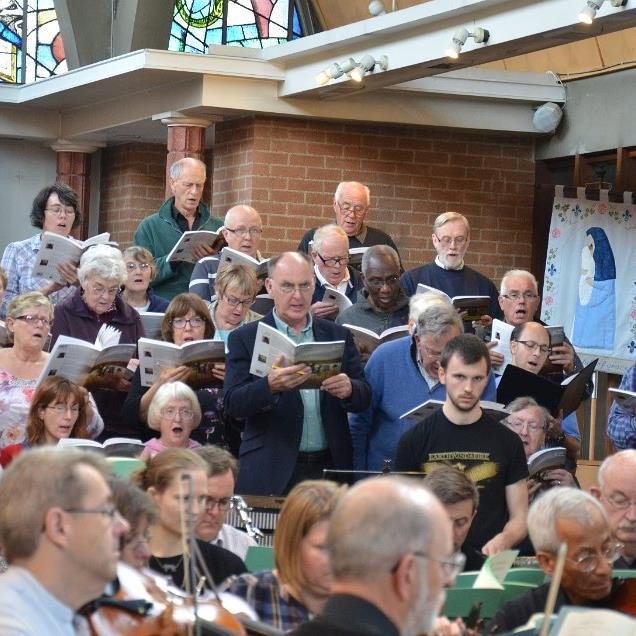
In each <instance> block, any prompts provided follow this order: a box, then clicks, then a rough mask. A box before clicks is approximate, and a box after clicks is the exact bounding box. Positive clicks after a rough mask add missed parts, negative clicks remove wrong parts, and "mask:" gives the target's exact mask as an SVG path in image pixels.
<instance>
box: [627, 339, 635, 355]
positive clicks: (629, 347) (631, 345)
mask: <svg viewBox="0 0 636 636" xmlns="http://www.w3.org/2000/svg"><path fill="white" fill-rule="evenodd" d="M627 350H628V351H629V352H630V353H634V351H636V342H634V341H633V340H632V341H631V342H630V343H629V344H628V345H627Z"/></svg>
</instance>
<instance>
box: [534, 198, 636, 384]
mask: <svg viewBox="0 0 636 636" xmlns="http://www.w3.org/2000/svg"><path fill="white" fill-rule="evenodd" d="M562 193H563V189H562V188H557V193H556V196H555V199H554V207H553V209H552V221H551V224H550V237H549V242H548V254H547V258H546V266H545V277H544V284H543V305H542V312H541V318H542V320H543V321H545V322H546V323H547V324H548V325H555V326H556V325H563V327H564V329H565V333H566V334H567V336H568V337H569V338H570V340H571V342H572V344H573V345H574V347H575V348H576V350H577V352H578V353H579V355H580V356H581V358H582V359H583V361H584V362H585V363H587V362H589V361H590V360H592V359H594V358H599V364H598V366H597V370H599V371H607V372H609V373H621V374H622V373H624V372H625V371H626V370H627V369H628V368H629V367H630V366H632V365H633V364H634V361H635V360H636V206H635V205H632V204H631V193H625V200H626V201H629V202H630V203H623V204H618V203H610V202H609V201H608V200H607V192H606V191H601V197H600V198H601V200H600V201H588V200H586V199H585V193H584V189H579V193H578V194H579V195H580V198H577V199H568V198H564V197H563V196H562Z"/></svg>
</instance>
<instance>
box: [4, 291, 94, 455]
mask: <svg viewBox="0 0 636 636" xmlns="http://www.w3.org/2000/svg"><path fill="white" fill-rule="evenodd" d="M52 321H53V305H51V301H50V300H49V299H48V298H45V297H44V296H43V295H42V294H41V293H40V292H28V293H26V294H22V295H21V296H17V297H15V298H14V299H13V300H12V301H11V302H10V303H9V307H8V309H7V319H6V324H7V329H8V331H9V336H10V338H12V339H13V346H12V347H8V348H6V349H0V448H4V447H5V446H9V445H10V444H18V443H21V442H23V441H24V440H25V437H26V426H27V419H28V413H29V408H30V407H31V402H32V401H33V396H34V393H35V390H36V388H37V381H38V378H39V376H40V373H42V370H43V369H44V366H45V365H46V362H47V360H48V358H49V354H48V353H46V352H45V351H44V347H45V345H46V342H47V340H48V337H49V329H50V328H51V324H52ZM81 391H82V395H83V396H84V397H83V401H84V402H86V400H88V401H89V403H87V404H85V408H86V413H87V421H88V432H89V434H90V436H91V437H95V436H97V435H99V434H100V433H101V431H102V429H103V427H104V423H103V421H102V418H101V417H100V414H99V412H98V411H97V407H96V406H95V403H94V402H93V401H92V398H90V395H89V394H88V392H87V391H86V390H85V389H81Z"/></svg>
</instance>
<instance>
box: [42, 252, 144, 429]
mask: <svg viewBox="0 0 636 636" xmlns="http://www.w3.org/2000/svg"><path fill="white" fill-rule="evenodd" d="M77 277H78V279H79V282H80V288H79V289H78V290H77V291H76V292H75V293H74V294H73V295H72V296H71V297H70V298H67V299H66V300H64V301H63V302H61V303H59V304H58V305H56V307H55V312H54V322H53V329H52V330H51V347H52V346H53V345H54V344H55V341H56V340H57V338H58V337H59V336H61V335H65V336H71V337H72V338H79V339H80V340H87V341H88V342H95V339H96V338H97V334H98V332H99V330H100V329H101V327H102V326H103V325H104V324H107V325H110V326H112V327H114V328H115V329H117V330H118V331H119V332H120V337H119V343H120V344H130V343H133V344H137V340H139V338H141V336H143V335H144V331H143V327H142V325H141V318H140V317H139V314H138V313H137V312H136V311H135V310H134V309H133V308H132V307H130V306H129V305H128V304H127V303H125V302H124V300H123V299H122V297H121V293H120V288H121V286H122V285H123V284H124V283H125V281H126V264H125V263H124V259H123V258H122V255H121V252H120V251H119V250H118V249H117V248H116V247H112V246H110V245H95V246H94V247H91V248H89V249H88V250H87V251H86V252H84V254H83V255H82V258H81V260H80V265H79V268H78V270H77ZM131 375H132V373H131ZM129 387H130V380H129V379H128V378H126V377H124V376H121V377H120V378H119V381H118V382H117V385H116V387H115V388H99V389H95V390H94V391H93V394H94V396H95V401H96V402H97V408H98V409H99V412H100V414H101V416H102V417H103V418H104V433H103V435H102V438H103V439H108V438H109V437H113V436H125V437H132V436H134V434H135V431H131V430H130V429H127V428H125V427H124V426H122V421H121V417H120V413H121V407H122V405H123V403H124V400H125V399H126V393H127V392H128V389H129Z"/></svg>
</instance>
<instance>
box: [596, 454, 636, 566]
mask: <svg viewBox="0 0 636 636" xmlns="http://www.w3.org/2000/svg"><path fill="white" fill-rule="evenodd" d="M590 492H591V493H592V495H594V496H595V497H596V498H597V499H598V500H599V501H600V502H601V504H603V508H605V512H606V513H607V516H608V518H609V523H610V527H611V530H612V535H613V536H614V538H615V539H616V540H617V541H619V542H620V543H621V544H622V545H623V547H622V548H621V554H620V557H619V558H618V559H617V560H616V562H615V563H614V569H630V570H633V569H636V450H635V449H633V448H630V449H628V450H624V451H620V452H619V453H616V454H614V455H610V456H609V457H607V458H606V459H605V460H604V461H603V463H602V464H601V466H600V468H599V469H598V486H592V488H590Z"/></svg>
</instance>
